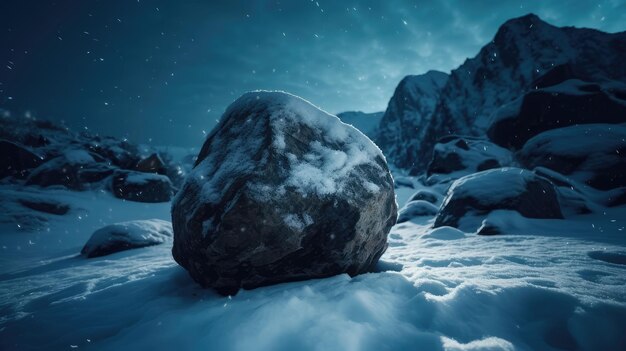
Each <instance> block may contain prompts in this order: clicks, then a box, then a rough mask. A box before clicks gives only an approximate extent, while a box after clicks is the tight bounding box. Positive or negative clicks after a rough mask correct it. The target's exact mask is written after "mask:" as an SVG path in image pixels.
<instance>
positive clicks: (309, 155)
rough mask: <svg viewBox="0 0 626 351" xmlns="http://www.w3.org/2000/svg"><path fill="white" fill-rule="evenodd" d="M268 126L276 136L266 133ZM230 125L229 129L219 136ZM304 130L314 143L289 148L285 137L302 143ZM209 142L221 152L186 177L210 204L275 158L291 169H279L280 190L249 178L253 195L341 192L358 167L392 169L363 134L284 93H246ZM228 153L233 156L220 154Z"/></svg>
mask: <svg viewBox="0 0 626 351" xmlns="http://www.w3.org/2000/svg"><path fill="white" fill-rule="evenodd" d="M242 114H247V115H248V117H247V119H246V120H245V122H244V123H239V124H237V123H238V121H237V120H236V119H237V118H240V117H241V115H242ZM267 115H269V116H267ZM267 124H269V126H270V127H271V131H272V135H264V130H266V126H267ZM226 125H228V128H230V131H229V132H228V133H224V134H218V133H217V131H219V130H221V129H222V128H223V127H225V126H226ZM307 129H308V130H307ZM300 133H313V134H314V137H313V138H311V139H312V141H310V143H309V144H305V145H302V147H301V149H303V150H306V152H304V153H302V154H296V151H298V150H295V151H294V150H289V149H288V145H287V143H286V141H285V139H286V138H290V139H294V140H296V142H297V141H300V142H302V137H300V136H299V134H300ZM266 138H270V140H271V148H270V149H266V150H261V149H262V147H263V145H264V141H265V139H266ZM316 138H323V140H319V139H317V140H316ZM321 141H323V142H321ZM207 143H208V145H206V144H205V147H208V148H209V149H214V150H218V149H219V150H222V152H220V153H213V154H209V156H208V157H207V158H205V159H204V160H199V162H198V164H197V165H196V167H195V168H194V169H193V170H192V171H191V172H190V176H189V178H188V180H187V181H188V182H193V183H195V185H196V187H198V188H201V189H202V190H201V193H202V195H201V199H202V201H204V202H209V203H217V202H218V201H219V200H220V199H221V198H222V197H223V194H224V191H225V190H226V189H228V188H230V186H231V185H232V184H233V182H234V181H236V180H237V178H238V177H239V176H245V175H254V174H257V175H261V174H262V173H263V166H265V165H267V163H268V161H269V158H270V157H272V158H273V157H283V158H285V159H286V160H287V165H286V166H287V167H286V169H287V173H286V174H280V173H281V171H280V170H279V175H280V176H283V177H284V178H285V179H284V184H283V185H281V186H280V187H279V188H278V189H276V187H273V186H268V185H267V184H264V183H263V182H262V181H254V180H247V183H246V186H247V188H248V190H249V192H250V194H251V195H253V196H255V197H256V198H257V199H259V200H262V199H263V198H266V199H270V198H273V197H274V196H277V195H278V196H280V195H281V194H284V192H285V191H287V190H288V189H289V190H291V189H293V190H295V191H297V192H300V193H301V194H303V195H307V194H316V195H318V196H325V195H331V194H335V193H341V192H342V191H344V190H345V189H344V188H343V183H344V181H345V180H346V179H347V177H352V176H358V175H359V172H360V170H359V166H365V165H367V166H371V167H373V168H374V169H377V170H378V171H379V173H380V175H381V176H383V175H384V174H386V172H387V171H386V170H384V169H383V168H382V167H381V166H380V165H379V163H377V162H376V160H377V159H378V160H384V156H383V154H382V152H381V151H380V149H378V147H377V146H376V145H375V144H374V143H373V142H371V141H370V140H369V139H368V138H367V137H366V136H365V135H364V134H363V133H361V132H360V131H358V130H357V129H356V128H354V127H352V126H350V125H347V124H344V123H342V122H341V121H340V120H339V118H337V117H336V116H333V115H330V114H328V113H326V112H324V111H322V110H320V109H319V108H318V107H316V106H314V105H312V104H311V103H310V102H308V101H306V100H303V99H301V98H299V97H297V96H294V95H291V94H288V93H285V92H277V91H254V92H249V93H246V94H244V95H243V96H241V97H240V98H239V99H237V100H236V101H235V102H234V103H233V104H231V105H230V106H229V107H228V109H227V110H226V112H225V113H224V117H223V119H222V121H221V122H220V124H219V125H218V126H216V127H215V129H214V130H213V132H212V133H211V135H209V137H208V138H207ZM330 146H336V148H334V147H330ZM203 149H204V148H203ZM292 149H293V148H292ZM259 152H262V153H261V154H259ZM224 154H226V155H228V158H220V155H224ZM218 158H219V159H218ZM363 186H364V188H365V189H366V190H368V191H370V192H377V191H378V190H379V189H378V187H377V186H376V185H375V184H371V183H367V182H364V184H363Z"/></svg>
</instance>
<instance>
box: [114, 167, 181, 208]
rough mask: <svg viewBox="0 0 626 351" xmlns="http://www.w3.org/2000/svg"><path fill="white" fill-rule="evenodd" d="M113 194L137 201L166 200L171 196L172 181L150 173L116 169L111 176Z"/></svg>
mask: <svg viewBox="0 0 626 351" xmlns="http://www.w3.org/2000/svg"><path fill="white" fill-rule="evenodd" d="M111 189H112V191H113V195H115V196H116V197H119V198H120V199H126V200H131V201H138V202H166V201H170V199H171V198H172V193H173V189H172V182H171V181H170V180H169V178H167V177H166V176H163V175H160V174H152V173H141V172H134V171H125V170H116V171H115V172H114V173H113V176H112V182H111Z"/></svg>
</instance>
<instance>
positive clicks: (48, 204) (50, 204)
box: [19, 199, 70, 216]
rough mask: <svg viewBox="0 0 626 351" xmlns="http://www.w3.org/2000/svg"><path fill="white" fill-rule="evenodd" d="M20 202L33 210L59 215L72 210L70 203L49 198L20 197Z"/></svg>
mask: <svg viewBox="0 0 626 351" xmlns="http://www.w3.org/2000/svg"><path fill="white" fill-rule="evenodd" d="M19 203H20V204H21V205H22V206H24V207H27V208H30V209H31V210H35V211H39V212H44V213H49V214H54V215H58V216H60V215H64V214H67V212H68V211H69V210H70V205H68V204H64V203H61V202H58V201H53V200H49V199H20V200H19Z"/></svg>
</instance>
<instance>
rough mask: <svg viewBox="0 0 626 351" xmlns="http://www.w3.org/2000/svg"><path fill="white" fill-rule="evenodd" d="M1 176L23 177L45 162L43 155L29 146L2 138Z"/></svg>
mask: <svg viewBox="0 0 626 351" xmlns="http://www.w3.org/2000/svg"><path fill="white" fill-rule="evenodd" d="M0 155H2V158H0V178H4V177H8V176H14V177H18V178H23V177H25V176H26V174H27V171H28V170H30V169H32V168H36V167H38V166H39V165H41V164H42V163H43V160H42V159H41V157H39V156H37V155H36V154H35V153H33V152H31V151H30V150H28V149H27V148H25V147H23V146H20V145H18V144H15V143H12V142H10V141H7V140H0Z"/></svg>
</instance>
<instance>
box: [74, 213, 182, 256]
mask: <svg viewBox="0 0 626 351" xmlns="http://www.w3.org/2000/svg"><path fill="white" fill-rule="evenodd" d="M170 240H172V224H171V223H170V222H167V221H163V220H160V219H147V220H138V221H128V222H120V223H115V224H111V225H107V226H105V227H103V228H100V229H98V230H96V231H95V232H94V233H93V234H92V235H91V237H90V238H89V240H88V241H87V243H86V244H85V246H84V247H83V249H82V250H81V251H80V253H81V254H83V255H85V256H86V257H87V258H93V257H100V256H105V255H110V254H112V253H115V252H120V251H124V250H130V249H136V248H140V247H146V246H152V245H158V244H162V243H164V242H166V241H170Z"/></svg>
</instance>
